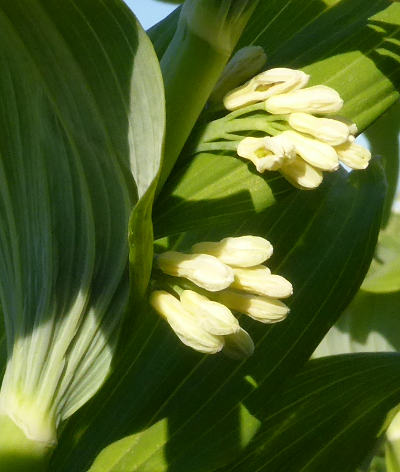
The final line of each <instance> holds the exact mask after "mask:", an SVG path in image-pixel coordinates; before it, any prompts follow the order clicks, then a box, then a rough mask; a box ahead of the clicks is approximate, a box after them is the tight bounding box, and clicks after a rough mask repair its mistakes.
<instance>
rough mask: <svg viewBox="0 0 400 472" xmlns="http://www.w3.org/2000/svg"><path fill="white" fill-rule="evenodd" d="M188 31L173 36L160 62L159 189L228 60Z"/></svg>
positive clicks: (226, 56)
mask: <svg viewBox="0 0 400 472" xmlns="http://www.w3.org/2000/svg"><path fill="white" fill-rule="evenodd" d="M228 57H229V56H228V55H225V54H222V53H221V52H219V51H217V50H216V49H214V48H212V47H211V45H210V44H209V43H208V42H206V41H204V40H203V39H201V38H199V37H198V36H196V35H195V34H193V33H191V32H190V31H189V30H185V31H184V30H183V28H181V32H180V34H178V32H177V34H175V36H174V39H173V40H172V42H171V44H170V46H169V47H168V49H167V51H166V53H165V54H164V56H163V58H162V61H161V68H162V71H163V76H164V83H165V91H166V104H167V129H166V141H165V154H164V162H163V168H162V171H161V175H160V181H159V187H161V186H162V185H163V184H164V182H165V181H166V179H167V177H168V175H169V174H170V172H171V170H172V167H173V166H174V164H175V162H176V159H177V158H178V155H179V153H180V152H181V150H182V148H183V145H184V144H185V141H186V139H187V138H188V136H189V134H190V132H191V131H192V128H193V126H194V124H195V122H196V120H197V118H198V116H199V114H200V112H201V110H202V109H203V107H204V105H205V103H206V101H207V99H208V96H209V95H210V93H211V91H212V89H213V87H214V85H215V83H216V81H217V80H218V78H219V76H220V75H221V73H222V70H223V68H224V66H225V64H226V62H227V60H228Z"/></svg>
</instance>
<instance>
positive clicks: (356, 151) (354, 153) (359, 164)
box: [336, 141, 371, 169]
mask: <svg viewBox="0 0 400 472" xmlns="http://www.w3.org/2000/svg"><path fill="white" fill-rule="evenodd" d="M336 151H337V153H338V155H339V159H340V160H341V161H342V162H343V164H346V165H347V166H349V167H351V168H352V169H366V168H367V167H368V164H369V161H370V160H371V153H370V152H369V150H368V149H366V148H364V147H363V146H360V145H359V144H356V143H354V142H351V141H347V142H346V143H344V144H341V145H340V146H337V147H336Z"/></svg>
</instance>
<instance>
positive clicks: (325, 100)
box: [265, 85, 343, 114]
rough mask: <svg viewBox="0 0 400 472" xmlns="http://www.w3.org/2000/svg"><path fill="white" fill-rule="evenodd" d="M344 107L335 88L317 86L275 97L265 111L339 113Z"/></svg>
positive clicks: (269, 101)
mask: <svg viewBox="0 0 400 472" xmlns="http://www.w3.org/2000/svg"><path fill="white" fill-rule="evenodd" d="M342 106H343V100H342V99H341V98H340V95H339V94H338V93H337V92H336V90H334V89H333V88H330V87H327V86H326V85H315V86H314V87H308V88H305V89H301V90H294V91H292V92H289V93H283V94H281V95H275V96H273V97H270V98H268V99H267V100H266V102H265V109H266V110H267V111H268V112H269V113H272V114H284V113H295V112H304V113H318V114H329V113H337V112H338V111H339V110H341V108H342Z"/></svg>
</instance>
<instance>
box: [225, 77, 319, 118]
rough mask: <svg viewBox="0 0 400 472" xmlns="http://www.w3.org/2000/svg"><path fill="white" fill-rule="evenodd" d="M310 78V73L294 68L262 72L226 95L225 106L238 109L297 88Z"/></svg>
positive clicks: (229, 108) (305, 83)
mask: <svg viewBox="0 0 400 472" xmlns="http://www.w3.org/2000/svg"><path fill="white" fill-rule="evenodd" d="M309 78H310V76H309V75H307V74H305V73H304V72H302V71H300V70H294V69H285V68H277V69H270V70H267V71H265V72H261V74H258V75H256V76H255V77H253V78H252V79H251V80H249V81H248V82H247V83H246V84H244V85H242V86H241V87H238V88H236V89H234V90H232V91H231V92H229V93H228V94H227V95H225V98H224V105H225V108H226V109H228V110H236V109H237V108H240V107H243V106H246V105H249V104H251V103H256V102H260V101H263V100H266V99H267V98H269V97H272V96H274V95H278V94H282V93H284V92H289V91H292V90H297V89H299V88H302V87H304V86H305V85H307V83H308V81H309Z"/></svg>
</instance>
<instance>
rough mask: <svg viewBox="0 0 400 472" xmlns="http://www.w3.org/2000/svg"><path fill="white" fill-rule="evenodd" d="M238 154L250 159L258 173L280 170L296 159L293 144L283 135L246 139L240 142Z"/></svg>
mask: <svg viewBox="0 0 400 472" xmlns="http://www.w3.org/2000/svg"><path fill="white" fill-rule="evenodd" d="M237 153H238V155H239V156H240V157H243V158H244V159H248V160H249V161H251V162H252V163H253V164H254V165H255V166H256V169H257V171H258V172H260V173H262V172H264V171H266V170H278V169H280V168H281V167H282V165H284V164H287V163H289V162H291V161H293V159H294V158H295V157H296V150H295V147H294V145H293V143H292V142H291V141H290V140H289V139H287V138H286V137H285V136H283V135H279V136H275V137H272V138H271V137H270V136H265V137H264V138H250V137H249V138H245V139H243V140H242V141H240V143H239V145H238V148H237Z"/></svg>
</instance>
